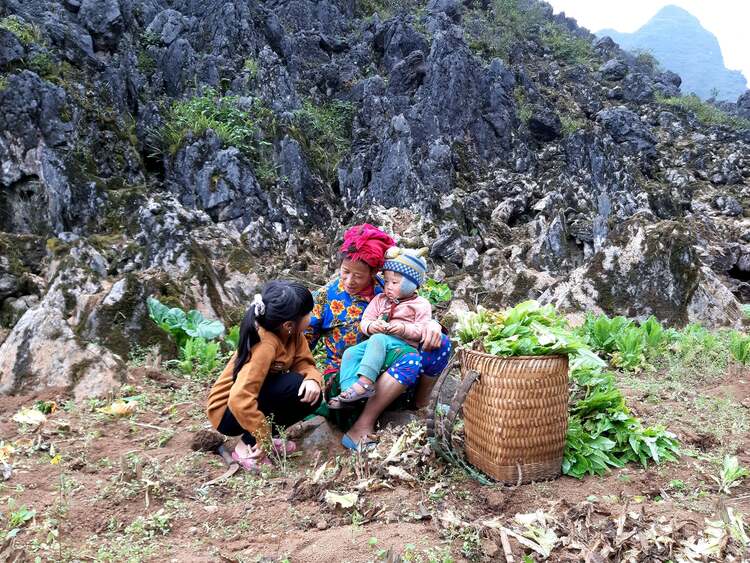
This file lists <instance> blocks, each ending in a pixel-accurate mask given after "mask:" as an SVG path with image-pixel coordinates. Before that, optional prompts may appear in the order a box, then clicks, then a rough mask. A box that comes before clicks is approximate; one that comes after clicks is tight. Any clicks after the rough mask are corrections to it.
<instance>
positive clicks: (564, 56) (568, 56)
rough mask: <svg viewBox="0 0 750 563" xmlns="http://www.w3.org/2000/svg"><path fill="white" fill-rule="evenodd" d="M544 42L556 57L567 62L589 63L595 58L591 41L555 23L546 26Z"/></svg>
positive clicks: (543, 33) (543, 34)
mask: <svg viewBox="0 0 750 563" xmlns="http://www.w3.org/2000/svg"><path fill="white" fill-rule="evenodd" d="M542 42H543V43H544V44H545V45H547V47H549V48H550V49H551V50H552V54H553V55H554V56H555V58H556V59H558V60H561V61H565V62H567V63H571V64H587V63H590V62H591V61H592V60H593V59H594V48H593V47H592V46H591V43H589V42H588V41H587V40H586V39H583V38H582V37H578V36H576V35H574V34H573V33H571V32H570V31H568V30H567V29H565V28H563V27H561V26H560V25H558V24H555V23H549V24H547V25H546V26H544V30H543V32H542Z"/></svg>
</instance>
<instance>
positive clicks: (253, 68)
mask: <svg viewBox="0 0 750 563" xmlns="http://www.w3.org/2000/svg"><path fill="white" fill-rule="evenodd" d="M242 70H244V71H245V72H247V74H248V79H249V80H254V79H255V77H256V76H258V61H256V60H255V59H253V58H252V57H248V58H246V59H245V63H244V64H243V65H242Z"/></svg>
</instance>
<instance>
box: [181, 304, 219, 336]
mask: <svg viewBox="0 0 750 563" xmlns="http://www.w3.org/2000/svg"><path fill="white" fill-rule="evenodd" d="M184 330H185V332H186V333H187V334H188V336H193V337H199V338H205V339H206V340H213V339H214V338H218V337H219V336H221V335H222V334H223V333H224V325H223V324H222V323H221V322H220V321H209V320H207V319H205V318H204V317H203V315H201V313H200V312H199V311H196V310H195V309H193V310H192V311H190V312H189V313H188V314H187V317H186V319H185V324H184Z"/></svg>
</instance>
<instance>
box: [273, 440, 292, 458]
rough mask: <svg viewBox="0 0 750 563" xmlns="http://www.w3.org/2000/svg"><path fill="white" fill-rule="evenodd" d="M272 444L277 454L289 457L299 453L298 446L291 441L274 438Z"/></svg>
mask: <svg viewBox="0 0 750 563" xmlns="http://www.w3.org/2000/svg"><path fill="white" fill-rule="evenodd" d="M272 442H273V449H274V451H275V452H276V453H279V454H281V453H284V454H286V455H289V454H292V453H294V452H296V451H297V444H295V443H294V442H293V441H291V440H286V441H284V440H282V439H281V438H274V439H273V440H272Z"/></svg>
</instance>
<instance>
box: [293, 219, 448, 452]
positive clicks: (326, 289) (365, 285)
mask: <svg viewBox="0 0 750 563" xmlns="http://www.w3.org/2000/svg"><path fill="white" fill-rule="evenodd" d="M394 245H395V241H394V240H393V239H392V238H391V237H390V236H388V235H387V234H386V233H384V232H383V231H381V230H380V229H378V228H376V227H373V226H372V225H369V224H366V223H365V224H363V225H357V226H356V227H352V228H351V229H349V230H347V231H346V233H345V234H344V242H343V244H342V245H341V247H340V249H339V250H340V253H341V254H340V256H341V264H340V267H339V275H338V276H337V277H336V278H334V279H333V280H332V281H330V282H329V283H328V284H326V285H325V286H323V287H322V288H320V289H319V290H318V291H316V292H315V293H314V297H315V306H314V307H313V311H312V315H311V317H310V327H309V329H308V331H307V336H308V339H309V340H310V347H311V348H314V347H315V345H316V344H317V342H318V340H319V339H320V338H323V343H324V346H325V350H326V359H325V367H324V371H323V374H324V375H325V376H326V379H327V383H328V384H330V383H332V380H333V378H334V377H336V376H337V374H338V370H339V368H340V366H341V357H342V355H343V353H344V350H345V349H346V348H348V347H349V346H353V345H355V344H358V343H359V342H361V341H362V340H363V339H364V338H365V336H364V335H363V334H361V333H360V332H359V321H360V319H361V317H362V313H363V312H364V310H365V308H366V307H367V304H368V303H369V302H370V300H371V299H372V298H373V297H375V295H377V294H379V293H381V292H382V290H383V289H382V286H383V282H382V280H381V279H380V278H379V277H378V275H377V274H378V271H379V270H380V268H381V267H382V266H383V263H384V261H385V252H386V250H388V248H390V247H391V246H394ZM450 349H451V344H450V340H449V339H448V337H447V336H445V335H443V334H442V327H441V326H440V324H439V323H437V322H435V321H433V322H431V323H429V325H428V327H427V328H426V329H425V330H424V332H423V334H422V353H421V357H420V354H419V353H416V354H414V353H412V354H408V353H407V354H401V355H396V356H394V357H391V358H388V360H387V362H386V365H389V366H390V367H388V369H387V370H386V371H385V373H384V374H383V375H382V376H381V377H379V378H378V379H377V382H376V384H375V395H374V396H373V397H371V398H370V399H368V401H367V403H366V405H365V408H364V410H363V411H362V414H361V415H360V416H359V417H358V418H357V420H356V421H355V422H354V424H353V425H352V427H351V428H350V429H349V431H348V432H347V433H346V434H344V438H343V439H342V441H341V443H342V445H344V446H345V447H347V448H349V449H358V448H366V447H369V446H371V444H373V442H371V441H370V440H368V435H370V434H372V433H373V432H374V431H375V423H376V422H377V420H378V417H379V416H380V415H381V414H382V413H383V411H384V410H385V409H386V408H387V407H388V405H390V404H391V403H392V402H393V401H394V400H396V399H397V398H398V397H399V396H401V395H402V394H403V393H404V392H406V391H407V390H409V389H415V388H416V402H417V406H418V407H422V406H424V405H425V404H426V403H427V399H428V396H429V393H430V390H431V388H432V386H433V385H434V383H435V377H436V376H437V375H439V374H440V372H441V371H442V370H443V369H444V368H445V366H446V365H447V363H448V360H449V356H450ZM422 376H426V377H422Z"/></svg>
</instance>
